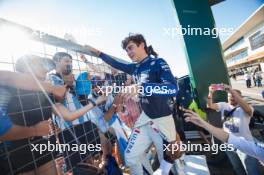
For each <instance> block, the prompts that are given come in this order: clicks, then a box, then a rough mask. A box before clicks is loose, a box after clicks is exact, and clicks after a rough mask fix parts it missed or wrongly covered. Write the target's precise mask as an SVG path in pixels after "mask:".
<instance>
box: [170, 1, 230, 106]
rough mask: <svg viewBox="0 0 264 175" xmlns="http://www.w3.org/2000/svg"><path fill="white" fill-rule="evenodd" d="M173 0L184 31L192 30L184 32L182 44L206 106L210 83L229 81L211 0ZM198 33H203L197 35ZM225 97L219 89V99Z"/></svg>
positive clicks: (201, 103)
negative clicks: (216, 31) (209, 0)
mask: <svg viewBox="0 0 264 175" xmlns="http://www.w3.org/2000/svg"><path fill="white" fill-rule="evenodd" d="M173 3H174V7H175V10H176V14H177V16H178V19H179V23H180V25H181V27H182V32H183V34H184V32H188V30H189V35H188V34H185V35H182V36H183V41H184V42H183V44H184V46H185V53H186V59H187V63H188V67H189V72H190V79H191V83H192V85H193V87H194V88H195V91H196V92H197V97H198V104H199V106H200V107H201V108H204V107H206V100H207V95H208V86H209V85H210V84H212V83H226V84H230V82H229V78H228V74H227V68H226V65H225V63H224V60H223V54H222V48H221V43H220V39H219V37H218V36H216V35H217V34H216V33H215V29H214V28H215V22H214V18H213V14H212V11H211V8H210V5H209V4H208V0H184V1H183V0H173ZM200 29H201V30H200ZM201 31H202V32H201ZM191 33H192V34H193V35H190V34H191ZM198 33H202V35H196V34H198ZM209 34H210V35H209ZM225 99H226V94H225V93H223V92H220V93H218V95H217V97H216V101H220V100H221V101H223V100H225Z"/></svg>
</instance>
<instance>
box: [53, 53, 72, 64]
mask: <svg viewBox="0 0 264 175" xmlns="http://www.w3.org/2000/svg"><path fill="white" fill-rule="evenodd" d="M63 57H69V58H70V59H71V60H72V56H71V55H70V54H68V53H66V52H57V53H55V55H54V56H53V58H52V59H53V61H55V62H59V61H60V60H61V59H62V58H63Z"/></svg>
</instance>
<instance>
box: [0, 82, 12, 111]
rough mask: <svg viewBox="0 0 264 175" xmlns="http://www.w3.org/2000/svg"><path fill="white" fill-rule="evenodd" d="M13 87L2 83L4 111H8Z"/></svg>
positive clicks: (1, 93)
mask: <svg viewBox="0 0 264 175" xmlns="http://www.w3.org/2000/svg"><path fill="white" fill-rule="evenodd" d="M10 90H11V88H10V87H8V86H2V85H0V108H1V109H2V110H3V111H6V109H7V106H8V102H9V100H10V98H11V94H12V92H11V91H10Z"/></svg>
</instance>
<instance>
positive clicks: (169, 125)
mask: <svg viewBox="0 0 264 175" xmlns="http://www.w3.org/2000/svg"><path fill="white" fill-rule="evenodd" d="M175 138H176V128H175V124H174V120H173V117H172V115H169V116H165V117H160V118H157V119H150V118H149V117H148V116H147V115H146V114H145V113H144V112H142V113H141V114H140V117H139V118H138V120H137V122H136V123H135V127H134V129H133V131H132V133H131V135H130V138H129V143H128V146H127V148H126V151H125V159H126V164H127V165H128V166H129V167H130V173H131V175H143V173H146V174H150V175H152V174H153V170H152V168H151V165H150V163H149V161H147V160H146V149H148V148H149V146H150V145H151V144H152V143H153V144H154V145H155V147H156V150H157V153H158V158H159V161H160V162H161V161H162V160H163V158H164V153H163V149H164V146H163V144H164V143H165V142H166V141H167V143H168V142H172V141H174V140H175ZM165 139H166V140H165ZM142 165H143V166H142Z"/></svg>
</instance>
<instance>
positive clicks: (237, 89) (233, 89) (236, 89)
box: [233, 89, 242, 95]
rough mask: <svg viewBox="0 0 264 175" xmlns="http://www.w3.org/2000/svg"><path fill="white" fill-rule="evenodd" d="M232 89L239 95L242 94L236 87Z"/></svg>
mask: <svg viewBox="0 0 264 175" xmlns="http://www.w3.org/2000/svg"><path fill="white" fill-rule="evenodd" d="M233 90H234V91H236V92H237V93H238V94H239V95H242V92H241V91H240V90H238V89H233Z"/></svg>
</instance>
